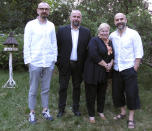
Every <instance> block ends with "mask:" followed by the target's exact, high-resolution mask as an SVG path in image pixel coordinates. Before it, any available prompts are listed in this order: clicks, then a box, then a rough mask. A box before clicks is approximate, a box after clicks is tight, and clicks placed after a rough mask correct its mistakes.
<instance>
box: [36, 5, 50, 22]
mask: <svg viewBox="0 0 152 131" xmlns="http://www.w3.org/2000/svg"><path fill="white" fill-rule="evenodd" d="M37 13H38V15H39V18H41V19H44V20H46V18H47V17H48V16H49V13H50V6H49V4H48V3H46V2H41V3H39V4H38V8H37Z"/></svg>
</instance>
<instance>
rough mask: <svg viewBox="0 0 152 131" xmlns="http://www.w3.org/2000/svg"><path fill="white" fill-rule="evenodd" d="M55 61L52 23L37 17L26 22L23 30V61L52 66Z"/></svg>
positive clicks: (37, 65)
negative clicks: (41, 21) (42, 22)
mask: <svg viewBox="0 0 152 131" xmlns="http://www.w3.org/2000/svg"><path fill="white" fill-rule="evenodd" d="M56 61H57V41H56V33H55V27H54V24H53V23H52V22H50V21H48V20H47V22H46V23H45V24H41V23H40V22H39V20H38V19H35V20H32V21H30V22H28V23H27V25H26V27H25V32H24V63H25V64H29V63H30V64H32V65H34V66H36V67H52V68H54V64H55V62H56Z"/></svg>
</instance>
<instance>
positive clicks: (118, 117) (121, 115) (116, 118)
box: [113, 114, 126, 120]
mask: <svg viewBox="0 0 152 131" xmlns="http://www.w3.org/2000/svg"><path fill="white" fill-rule="evenodd" d="M125 117H126V114H118V115H117V116H115V117H114V118H113V119H114V120H119V119H124V118H125Z"/></svg>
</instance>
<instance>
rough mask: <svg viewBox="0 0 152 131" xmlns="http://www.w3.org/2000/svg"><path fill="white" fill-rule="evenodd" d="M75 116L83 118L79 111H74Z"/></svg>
mask: <svg viewBox="0 0 152 131" xmlns="http://www.w3.org/2000/svg"><path fill="white" fill-rule="evenodd" d="M73 113H74V115H75V116H81V113H80V112H79V111H73Z"/></svg>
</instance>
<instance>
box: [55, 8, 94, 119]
mask: <svg viewBox="0 0 152 131" xmlns="http://www.w3.org/2000/svg"><path fill="white" fill-rule="evenodd" d="M81 19H82V15H81V12H80V11H79V10H72V12H71V15H70V21H71V25H67V26H62V27H59V29H58V32H57V44H58V60H57V67H58V70H59V84H60V89H59V104H58V107H59V112H58V114H57V117H61V116H63V114H64V110H65V106H66V99H67V88H68V84H69V80H70V76H72V84H73V94H72V99H73V106H72V111H73V113H74V115H76V116H80V115H81V113H80V112H79V101H80V84H81V82H82V73H83V67H84V62H85V58H86V54H87V46H88V42H89V40H90V37H91V36H90V31H89V30H88V29H87V28H84V27H82V26H80V23H81Z"/></svg>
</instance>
